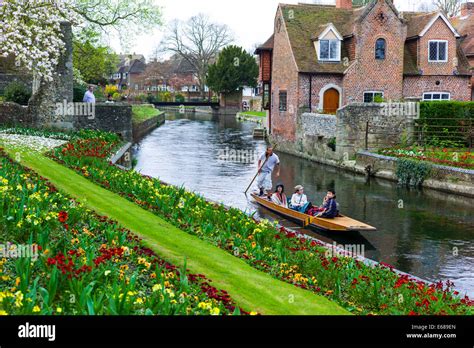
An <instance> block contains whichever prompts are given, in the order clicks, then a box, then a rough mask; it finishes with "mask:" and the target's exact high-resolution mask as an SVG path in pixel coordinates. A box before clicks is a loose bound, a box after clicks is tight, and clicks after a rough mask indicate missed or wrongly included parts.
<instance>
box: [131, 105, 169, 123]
mask: <svg viewBox="0 0 474 348" xmlns="http://www.w3.org/2000/svg"><path fill="white" fill-rule="evenodd" d="M161 113H162V112H161V111H160V110H158V109H156V108H155V107H153V106H151V105H133V106H132V121H133V122H134V123H141V122H144V121H146V120H149V119H150V118H153V117H155V116H158V115H159V114H161Z"/></svg>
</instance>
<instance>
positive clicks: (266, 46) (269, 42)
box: [255, 34, 275, 54]
mask: <svg viewBox="0 0 474 348" xmlns="http://www.w3.org/2000/svg"><path fill="white" fill-rule="evenodd" d="M274 38H275V34H272V36H270V38H269V39H268V40H267V41H265V43H264V44H263V45H260V46H258V47H257V49H256V50H255V54H259V53H260V52H262V51H272V50H273V41H274Z"/></svg>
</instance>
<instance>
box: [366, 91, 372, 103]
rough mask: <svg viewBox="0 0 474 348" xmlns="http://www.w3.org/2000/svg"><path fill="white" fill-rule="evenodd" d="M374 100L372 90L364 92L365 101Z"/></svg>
mask: <svg viewBox="0 0 474 348" xmlns="http://www.w3.org/2000/svg"><path fill="white" fill-rule="evenodd" d="M373 101H374V94H373V93H372V92H365V93H364V103H372V102H373Z"/></svg>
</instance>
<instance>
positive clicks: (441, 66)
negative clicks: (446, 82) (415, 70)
mask: <svg viewBox="0 0 474 348" xmlns="http://www.w3.org/2000/svg"><path fill="white" fill-rule="evenodd" d="M430 40H447V41H448V61H447V62H446V63H438V62H436V63H434V62H428V43H429V41H430ZM456 56H457V55H456V37H455V36H454V34H453V32H452V31H451V30H450V29H449V27H448V26H447V25H446V23H445V22H444V21H443V20H442V19H441V18H438V19H437V20H436V22H435V23H434V24H433V25H432V26H431V28H430V29H429V30H428V31H427V32H426V33H425V35H424V36H423V37H421V38H420V42H419V45H418V66H419V68H420V69H421V70H422V71H423V75H452V74H453V71H454V70H455V68H454V66H453V62H454V58H456Z"/></svg>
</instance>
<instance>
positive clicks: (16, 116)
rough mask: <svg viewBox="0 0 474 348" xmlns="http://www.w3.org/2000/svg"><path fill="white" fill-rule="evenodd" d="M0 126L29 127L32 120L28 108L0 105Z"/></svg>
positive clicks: (10, 104)
mask: <svg viewBox="0 0 474 348" xmlns="http://www.w3.org/2000/svg"><path fill="white" fill-rule="evenodd" d="M0 124H2V125H8V126H10V125H11V126H30V125H31V124H32V119H31V116H30V114H29V113H28V107H26V106H21V105H18V104H16V103H0Z"/></svg>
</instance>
